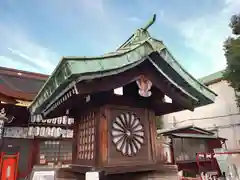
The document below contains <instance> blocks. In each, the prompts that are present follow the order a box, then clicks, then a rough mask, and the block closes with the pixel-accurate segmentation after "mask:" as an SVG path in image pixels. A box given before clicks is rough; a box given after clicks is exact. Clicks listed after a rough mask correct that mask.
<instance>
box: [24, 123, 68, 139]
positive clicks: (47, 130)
mask: <svg viewBox="0 0 240 180" xmlns="http://www.w3.org/2000/svg"><path fill="white" fill-rule="evenodd" d="M28 136H30V137H32V136H37V137H45V138H48V137H54V138H58V137H62V138H72V137H73V130H72V129H63V128H60V127H39V126H37V127H33V126H30V127H29V128H28Z"/></svg>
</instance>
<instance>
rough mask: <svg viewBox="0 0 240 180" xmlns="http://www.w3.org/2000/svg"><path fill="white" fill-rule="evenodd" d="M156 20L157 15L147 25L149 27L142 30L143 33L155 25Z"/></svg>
mask: <svg viewBox="0 0 240 180" xmlns="http://www.w3.org/2000/svg"><path fill="white" fill-rule="evenodd" d="M156 18H157V15H156V14H154V15H153V17H152V19H151V20H150V21H149V22H148V23H147V25H146V26H145V27H144V28H142V29H143V31H146V30H147V29H148V28H149V27H150V26H152V25H153V23H154V22H155V21H156Z"/></svg>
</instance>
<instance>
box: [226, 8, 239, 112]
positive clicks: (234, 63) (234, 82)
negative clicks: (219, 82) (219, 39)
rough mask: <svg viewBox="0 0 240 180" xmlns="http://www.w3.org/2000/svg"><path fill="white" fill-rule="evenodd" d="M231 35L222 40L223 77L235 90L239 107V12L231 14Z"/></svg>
mask: <svg viewBox="0 0 240 180" xmlns="http://www.w3.org/2000/svg"><path fill="white" fill-rule="evenodd" d="M229 26H230V28H231V29H232V34H233V36H231V37H228V39H227V40H226V41H225V42H224V51H225V57H226V60H227V68H226V71H225V73H224V78H225V79H226V80H227V81H228V82H229V84H230V86H232V87H233V89H234V90H235V92H236V101H237V105H238V107H240V13H239V14H237V15H233V16H232V18H231V21H230V24H229Z"/></svg>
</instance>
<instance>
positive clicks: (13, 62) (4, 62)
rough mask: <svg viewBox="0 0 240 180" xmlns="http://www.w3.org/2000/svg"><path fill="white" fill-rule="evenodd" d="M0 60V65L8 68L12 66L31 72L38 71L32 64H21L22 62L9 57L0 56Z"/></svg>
mask: <svg viewBox="0 0 240 180" xmlns="http://www.w3.org/2000/svg"><path fill="white" fill-rule="evenodd" d="M0 62H1V66H4V67H8V68H14V69H19V70H24V71H31V72H38V71H39V70H38V69H36V68H35V67H34V66H31V65H28V64H23V63H22V62H19V61H16V60H13V59H11V58H9V57H5V56H0Z"/></svg>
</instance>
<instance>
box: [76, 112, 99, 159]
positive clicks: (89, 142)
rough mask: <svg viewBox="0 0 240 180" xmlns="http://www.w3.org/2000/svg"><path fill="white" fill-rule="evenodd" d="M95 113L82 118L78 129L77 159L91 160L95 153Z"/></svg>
mask: <svg viewBox="0 0 240 180" xmlns="http://www.w3.org/2000/svg"><path fill="white" fill-rule="evenodd" d="M95 132H96V120H95V113H94V112H92V113H89V114H88V115H86V116H83V117H82V119H81V120H80V122H79V127H78V159H79V160H92V159H93V158H94V151H95V134H96V133H95Z"/></svg>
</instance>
